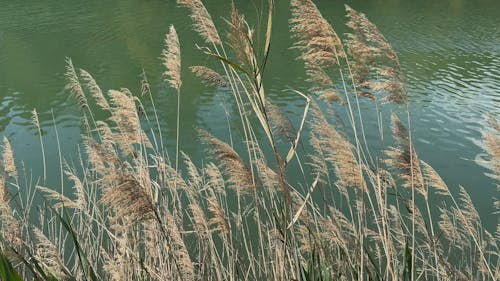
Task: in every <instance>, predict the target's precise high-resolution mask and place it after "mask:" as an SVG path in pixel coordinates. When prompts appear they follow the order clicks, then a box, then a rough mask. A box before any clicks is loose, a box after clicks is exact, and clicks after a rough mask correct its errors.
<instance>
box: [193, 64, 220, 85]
mask: <svg viewBox="0 0 500 281" xmlns="http://www.w3.org/2000/svg"><path fill="white" fill-rule="evenodd" d="M190 69H191V71H192V72H193V73H194V75H196V77H198V78H200V79H201V81H202V82H203V83H205V84H206V85H207V86H215V87H227V86H228V84H227V82H226V79H224V77H223V76H222V75H220V74H219V73H217V72H216V71H215V70H213V69H211V68H209V67H206V66H201V65H197V66H191V67H190Z"/></svg>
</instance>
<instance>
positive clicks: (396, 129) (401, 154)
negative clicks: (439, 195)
mask: <svg viewBox="0 0 500 281" xmlns="http://www.w3.org/2000/svg"><path fill="white" fill-rule="evenodd" d="M391 119H392V134H393V136H394V138H395V139H396V142H397V146H396V147H393V148H391V149H390V150H388V151H386V154H387V156H389V159H387V160H386V164H387V165H389V166H390V167H392V168H394V169H396V170H399V172H400V173H399V177H400V178H401V179H402V180H403V186H404V187H407V188H410V187H412V186H413V187H414V188H415V190H417V191H419V192H420V193H421V194H422V195H424V196H425V197H426V198H427V190H426V189H425V186H424V177H423V174H422V170H421V169H420V161H419V160H418V156H417V153H416V151H415V148H414V147H413V143H412V142H411V141H410V135H409V132H408V130H406V128H405V127H404V126H403V123H401V121H400V120H399V118H398V117H397V115H396V114H395V113H393V114H392V115H391Z"/></svg>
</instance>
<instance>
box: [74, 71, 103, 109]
mask: <svg viewBox="0 0 500 281" xmlns="http://www.w3.org/2000/svg"><path fill="white" fill-rule="evenodd" d="M80 77H81V78H82V80H83V82H85V86H86V87H87V89H88V90H89V92H90V94H91V95H92V97H93V98H94V99H95V101H96V104H97V105H98V106H99V107H101V109H104V110H109V109H110V107H109V104H108V101H107V100H106V97H104V94H103V93H102V90H101V88H100V87H99V85H97V82H96V81H95V79H94V77H92V75H90V73H88V72H87V71H85V70H83V69H80Z"/></svg>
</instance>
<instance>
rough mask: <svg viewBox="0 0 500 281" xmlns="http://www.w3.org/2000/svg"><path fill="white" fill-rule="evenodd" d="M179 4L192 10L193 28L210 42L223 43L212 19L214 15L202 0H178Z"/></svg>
mask: <svg viewBox="0 0 500 281" xmlns="http://www.w3.org/2000/svg"><path fill="white" fill-rule="evenodd" d="M177 4H179V5H181V6H184V7H186V8H189V9H190V10H191V18H192V19H193V21H194V26H193V29H194V30H195V31H197V32H198V33H199V34H200V35H201V37H203V39H205V41H206V42H207V43H208V44H214V45H222V41H221V40H220V37H219V33H218V32H217V29H216V28H215V25H214V22H213V21H212V17H211V16H210V14H209V13H208V11H207V9H206V8H205V6H204V5H203V3H202V2H201V0H177Z"/></svg>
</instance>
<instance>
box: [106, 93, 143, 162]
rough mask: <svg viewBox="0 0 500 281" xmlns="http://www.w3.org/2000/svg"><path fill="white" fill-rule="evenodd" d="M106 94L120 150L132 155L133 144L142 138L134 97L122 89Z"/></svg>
mask: <svg viewBox="0 0 500 281" xmlns="http://www.w3.org/2000/svg"><path fill="white" fill-rule="evenodd" d="M108 95H109V97H110V101H111V104H112V105H113V108H112V110H111V117H110V120H111V121H113V122H114V123H115V124H116V126H117V128H118V130H119V131H120V134H119V135H116V139H117V140H118V143H119V144H120V146H121V148H122V150H123V151H124V152H125V153H127V154H128V155H132V154H133V153H134V147H133V145H134V144H140V143H141V140H142V135H141V132H142V130H141V127H140V121H139V116H138V114H137V109H136V106H135V102H134V98H133V97H132V96H129V95H127V94H126V93H125V92H124V91H123V90H122V91H116V90H110V91H109V92H108Z"/></svg>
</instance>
